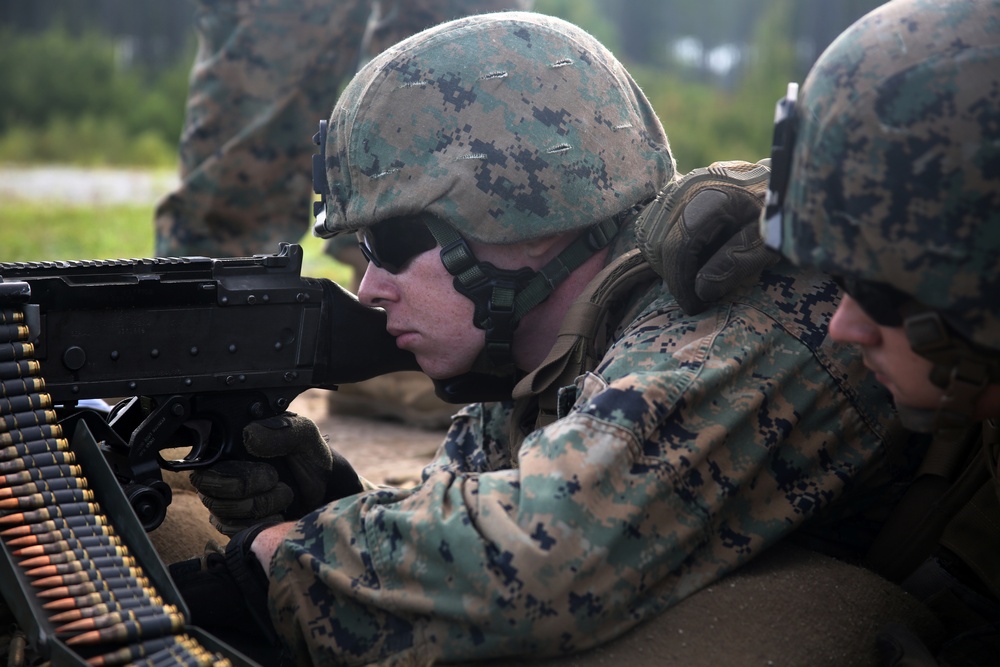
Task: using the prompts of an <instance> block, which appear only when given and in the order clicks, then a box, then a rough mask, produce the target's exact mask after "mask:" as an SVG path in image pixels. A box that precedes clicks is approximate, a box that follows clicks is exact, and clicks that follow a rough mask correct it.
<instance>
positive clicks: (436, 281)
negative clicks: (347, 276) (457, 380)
mask: <svg viewBox="0 0 1000 667" xmlns="http://www.w3.org/2000/svg"><path fill="white" fill-rule="evenodd" d="M439 250H440V249H439V248H438V247H437V246H435V247H434V248H432V249H430V250H425V251H423V252H421V253H419V254H417V255H416V256H414V257H413V258H412V259H410V260H409V261H407V262H406V263H405V264H403V266H402V267H400V268H399V270H398V271H397V272H396V273H390V272H389V271H388V270H386V269H385V268H379V267H378V266H376V265H375V264H374V263H373V262H369V264H368V268H367V269H366V270H365V275H364V278H363V279H362V280H361V285H360V286H359V287H358V298H359V299H360V300H361V302H362V303H364V304H365V305H367V306H374V307H377V308H384V309H385V312H386V316H387V322H386V329H387V330H388V332H389V333H390V334H392V335H393V336H395V337H396V345H397V346H398V347H399V348H400V349H403V350H408V351H410V352H412V353H413V354H414V355H415V356H416V358H417V363H418V364H420V368H421V370H423V372H424V373H426V374H427V375H428V376H430V377H431V378H433V379H435V380H440V379H445V378H450V377H454V376H456V375H461V374H462V373H466V372H468V371H469V370H470V369H471V368H472V363H473V362H474V361H475V359H476V356H477V355H478V354H479V351H480V350H481V349H482V348H483V345H484V343H485V340H486V338H485V333H484V332H483V330H482V329H477V328H476V327H475V326H474V325H473V323H472V317H473V312H474V310H475V309H474V307H473V304H472V301H470V300H469V299H468V298H466V297H464V296H462V295H461V294H459V293H458V292H457V291H456V290H455V288H454V287H453V286H452V281H453V280H454V279H453V278H452V276H451V275H450V274H449V273H448V271H447V270H445V268H444V265H443V264H442V263H441V258H440V256H439Z"/></svg>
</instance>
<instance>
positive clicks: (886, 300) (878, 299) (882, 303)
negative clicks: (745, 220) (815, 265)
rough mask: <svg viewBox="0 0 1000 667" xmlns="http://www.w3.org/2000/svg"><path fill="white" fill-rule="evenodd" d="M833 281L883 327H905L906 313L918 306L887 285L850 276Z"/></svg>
mask: <svg viewBox="0 0 1000 667" xmlns="http://www.w3.org/2000/svg"><path fill="white" fill-rule="evenodd" d="M833 281H834V282H835V283H837V285H839V286H840V289H842V290H844V292H846V293H847V294H848V295H850V297H851V298H852V299H854V300H855V301H857V302H858V305H859V306H861V308H862V309H863V310H864V311H865V314H867V315H868V317H870V318H872V319H873V320H875V322H876V323H877V324H879V325H881V326H883V327H901V326H903V317H904V314H905V311H907V310H909V309H910V308H911V307H912V306H913V305H914V304H916V300H915V299H914V298H913V297H912V296H910V295H909V294H905V293H904V292H900V291H899V290H898V289H896V288H895V287H892V286H891V285H886V284H885V283H876V282H870V281H867V280H859V279H857V278H853V277H850V276H834V277H833Z"/></svg>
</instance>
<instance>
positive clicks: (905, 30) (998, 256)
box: [762, 0, 1000, 356]
mask: <svg viewBox="0 0 1000 667" xmlns="http://www.w3.org/2000/svg"><path fill="white" fill-rule="evenodd" d="M780 108H781V107H780V106H779V109H780ZM789 122H790V129H791V131H792V133H793V134H794V139H793V140H792V143H791V146H792V147H791V150H790V151H787V154H788V156H790V164H789V165H787V166H786V168H785V169H784V172H785V173H784V174H782V172H783V169H782V166H781V165H780V164H776V163H777V161H778V157H777V155H778V154H779V153H780V152H781V151H776V157H775V160H774V163H773V164H772V168H773V170H774V171H773V174H772V182H774V181H775V180H782V179H783V177H784V176H785V175H787V187H786V188H785V189H784V192H781V191H780V190H781V189H782V188H781V186H780V185H779V186H778V187H777V188H776V189H777V190H778V192H772V193H771V195H769V197H770V199H771V200H770V201H769V205H770V206H771V208H772V209H775V208H777V211H774V212H776V213H780V215H772V211H769V212H768V214H767V215H766V217H765V222H764V225H763V229H762V233H763V235H764V237H765V240H766V242H767V243H768V245H770V246H771V247H773V248H775V249H777V250H780V251H781V252H782V254H784V255H785V256H786V257H788V258H789V259H791V260H792V261H793V262H795V263H798V264H805V265H811V266H814V267H816V268H818V269H820V270H822V271H825V272H827V273H830V274H833V275H837V276H843V277H846V278H849V279H853V280H856V281H863V282H864V283H869V284H872V283H874V284H880V285H882V286H888V288H889V289H891V290H895V291H896V292H897V293H901V294H902V295H905V296H906V297H909V298H912V299H913V300H915V301H916V302H919V303H920V304H922V306H923V307H924V308H926V309H929V310H931V311H934V312H936V313H937V314H938V315H939V316H940V318H941V319H943V320H944V321H945V322H946V323H947V325H949V326H950V328H951V329H952V330H953V331H954V332H957V333H958V334H959V336H960V337H961V338H964V339H965V340H966V341H968V342H971V343H973V344H975V345H978V346H980V347H985V348H987V349H988V350H993V351H997V350H1000V296H998V294H1000V0H949V1H944V2H942V0H896V1H894V2H889V3H888V4H886V5H883V6H882V7H880V8H878V9H876V10H875V11H873V12H871V13H870V14H868V15H866V16H865V17H863V18H862V19H860V20H859V21H858V22H856V23H855V24H854V25H853V26H851V27H850V28H849V29H848V30H847V31H846V32H844V33H843V34H842V35H841V36H840V37H838V38H837V40H835V41H834V42H833V43H832V44H831V45H830V46H829V47H828V48H827V50H826V51H825V52H824V53H823V54H822V55H821V56H820V58H819V60H818V61H817V62H816V64H815V65H814V66H813V68H812V70H811V71H810V73H809V75H808V77H807V79H806V81H805V82H804V84H803V86H802V89H801V91H800V94H799V95H798V99H797V100H795V101H794V106H793V111H792V113H791V118H790V121H789ZM776 143H777V144H781V143H782V140H780V139H779V138H778V131H777V129H776ZM778 148H781V147H780V146H778ZM772 187H774V186H773V185H772ZM775 204H778V205H779V206H775ZM849 291H850V290H849ZM908 328H909V327H908ZM908 333H909V331H908ZM912 340H913V338H912V336H911V343H912ZM915 349H916V348H915ZM925 356H926V355H925Z"/></svg>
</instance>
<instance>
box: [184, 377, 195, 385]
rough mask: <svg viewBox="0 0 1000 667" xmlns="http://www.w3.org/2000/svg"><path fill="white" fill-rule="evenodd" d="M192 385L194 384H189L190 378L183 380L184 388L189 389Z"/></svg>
mask: <svg viewBox="0 0 1000 667" xmlns="http://www.w3.org/2000/svg"><path fill="white" fill-rule="evenodd" d="M192 384H194V383H193V382H191V378H184V386H185V387H190V386H191V385H192Z"/></svg>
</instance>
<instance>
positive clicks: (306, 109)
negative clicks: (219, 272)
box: [155, 0, 533, 257]
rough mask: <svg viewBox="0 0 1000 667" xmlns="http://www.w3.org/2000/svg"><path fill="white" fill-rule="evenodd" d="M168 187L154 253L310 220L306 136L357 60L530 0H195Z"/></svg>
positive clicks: (210, 250)
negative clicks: (192, 42)
mask: <svg viewBox="0 0 1000 667" xmlns="http://www.w3.org/2000/svg"><path fill="white" fill-rule="evenodd" d="M195 4H196V28H197V32H198V39H199V49H198V55H197V57H196V60H195V64H194V68H193V70H192V72H191V81H190V92H189V96H188V100H187V109H186V116H185V123H184V129H183V132H182V135H181V139H180V163H181V167H180V177H181V183H180V185H179V187H178V188H177V189H176V190H175V191H174V192H172V193H170V194H169V195H167V196H166V197H165V198H164V199H163V200H162V201H161V202H160V203H159V205H158V206H157V209H156V221H155V230H156V254H157V255H160V256H170V255H207V256H211V257H219V256H247V255H252V254H255V253H264V252H268V253H270V252H275V251H276V250H277V248H278V243H279V242H280V241H291V242H294V241H298V240H299V239H300V238H301V237H302V235H303V233H304V232H305V231H306V230H307V229H308V228H309V225H310V215H311V208H310V202H311V201H312V197H313V191H312V179H311V174H312V163H311V160H312V157H311V156H312V154H313V153H314V152H315V146H314V145H313V143H312V141H311V136H312V134H313V133H314V132H315V128H316V124H317V122H318V121H319V119H321V118H326V117H327V116H328V115H329V113H330V109H332V108H333V105H334V103H335V102H336V99H337V94H338V93H339V91H340V89H341V88H342V87H343V85H344V84H345V83H346V82H347V81H348V80H349V78H350V77H351V76H352V75H353V74H354V72H355V71H356V69H357V67H358V65H359V64H360V62H361V61H362V60H364V59H366V58H370V57H371V56H373V55H375V54H376V53H378V52H379V51H381V50H383V49H385V48H386V47H388V46H389V45H391V44H393V43H395V42H397V41H399V40H400V39H403V38H404V37H407V36H409V35H412V34H414V33H416V32H418V31H420V30H423V29H424V28H427V27H429V26H432V25H435V24H437V23H440V22H442V21H446V20H450V19H453V18H457V17H459V16H466V15H468V14H474V13H479V12H487V11H494V10H500V9H530V8H531V6H532V5H533V0H195Z"/></svg>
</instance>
